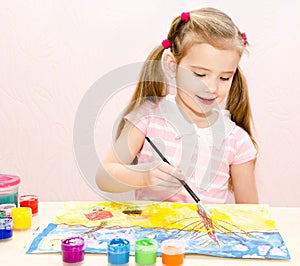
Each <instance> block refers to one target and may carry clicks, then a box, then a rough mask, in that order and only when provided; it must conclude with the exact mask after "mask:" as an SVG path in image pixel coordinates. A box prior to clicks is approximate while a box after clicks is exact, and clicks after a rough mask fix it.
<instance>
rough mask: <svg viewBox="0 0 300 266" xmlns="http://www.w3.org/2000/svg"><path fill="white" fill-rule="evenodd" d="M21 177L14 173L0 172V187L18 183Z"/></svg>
mask: <svg viewBox="0 0 300 266" xmlns="http://www.w3.org/2000/svg"><path fill="white" fill-rule="evenodd" d="M20 182H21V179H20V177H19V176H16V175H8V174H0V188H6V187H12V186H16V185H19V184H20Z"/></svg>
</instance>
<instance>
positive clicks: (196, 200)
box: [145, 136, 211, 217]
mask: <svg viewBox="0 0 300 266" xmlns="http://www.w3.org/2000/svg"><path fill="white" fill-rule="evenodd" d="M145 138H146V140H147V141H148V142H149V144H150V145H151V146H152V148H153V149H154V150H155V151H156V152H157V154H158V155H159V157H160V158H161V159H162V160H163V161H164V162H165V163H167V164H169V165H171V163H170V162H169V161H168V160H167V159H166V158H165V156H163V154H162V153H161V152H160V150H159V149H158V148H157V147H156V146H155V145H154V143H153V142H152V141H151V140H150V139H149V138H148V137H147V136H146V137H145ZM173 177H174V178H175V179H177V180H178V181H179V182H180V183H181V184H182V185H183V186H184V188H185V189H186V191H187V192H188V193H189V194H190V196H191V197H192V198H193V199H194V200H195V202H196V203H197V205H198V207H200V208H201V209H202V210H203V211H204V212H205V213H206V215H207V216H208V217H211V214H210V212H209V211H208V210H207V209H206V208H205V206H204V205H203V204H202V203H201V201H200V199H199V198H198V196H197V195H196V193H195V192H194V191H193V190H192V189H191V188H190V186H189V185H188V184H187V183H186V182H185V181H184V180H182V179H180V178H178V177H176V176H173Z"/></svg>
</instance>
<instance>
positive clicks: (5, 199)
mask: <svg viewBox="0 0 300 266" xmlns="http://www.w3.org/2000/svg"><path fill="white" fill-rule="evenodd" d="M20 182H21V180H20V177H18V176H16V175H7V174H0V204H4V203H13V204H15V205H16V206H18V192H19V185H20Z"/></svg>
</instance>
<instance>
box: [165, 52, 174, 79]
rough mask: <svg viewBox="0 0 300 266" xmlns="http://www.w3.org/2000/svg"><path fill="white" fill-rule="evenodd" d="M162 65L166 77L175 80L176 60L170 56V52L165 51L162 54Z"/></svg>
mask: <svg viewBox="0 0 300 266" xmlns="http://www.w3.org/2000/svg"><path fill="white" fill-rule="evenodd" d="M163 65H164V69H165V71H166V72H167V74H168V76H169V77H170V78H175V77H176V69H177V66H176V59H175V57H174V55H173V54H172V52H170V51H165V53H164V54H163Z"/></svg>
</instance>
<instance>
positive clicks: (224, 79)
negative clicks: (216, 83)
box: [220, 77, 230, 81]
mask: <svg viewBox="0 0 300 266" xmlns="http://www.w3.org/2000/svg"><path fill="white" fill-rule="evenodd" d="M220 79H221V80H223V81H227V80H229V79H230V78H222V77H221V78H220Z"/></svg>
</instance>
